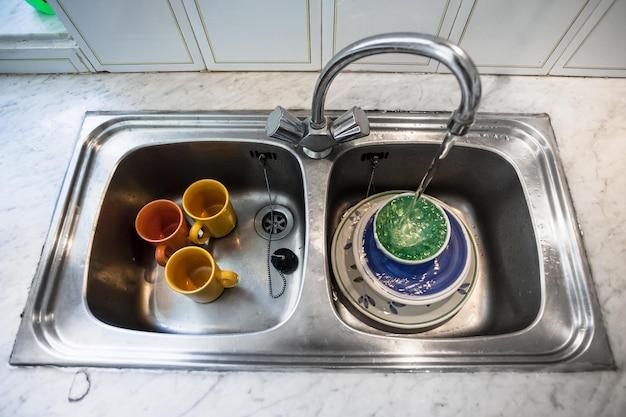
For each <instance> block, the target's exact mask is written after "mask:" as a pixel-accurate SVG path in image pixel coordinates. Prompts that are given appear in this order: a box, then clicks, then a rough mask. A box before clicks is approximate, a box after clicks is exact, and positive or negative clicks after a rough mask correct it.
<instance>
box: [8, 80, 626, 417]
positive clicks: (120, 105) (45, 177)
mask: <svg viewBox="0 0 626 417" xmlns="http://www.w3.org/2000/svg"><path fill="white" fill-rule="evenodd" d="M316 76H317V75H316V74H315V73H172V74H91V75H55V76H47V75H39V76H0V175H1V177H0V190H1V195H2V198H0V220H1V221H0V253H1V254H2V256H0V271H1V272H0V277H1V278H0V282H1V283H2V289H0V362H2V365H0V416H41V415H45V416H48V417H52V416H67V415H74V414H76V415H90V416H100V415H116V416H126V415H133V416H140V415H141V416H143V415H146V416H148V415H149V416H157V415H164V416H192V415H211V414H217V413H218V412H219V413H220V414H223V415H228V416H252V415H254V416H298V415H302V416H310V415H316V416H317V415H347V416H350V415H359V416H361V415H367V416H385V417H386V416H394V417H401V416H411V415H421V416H430V415H433V416H452V415H480V416H495V415H504V416H528V415H553V416H576V417H578V416H618V415H624V414H623V413H624V410H626V376H625V375H626V373H624V371H623V367H624V365H625V362H626V361H625V360H626V320H624V317H625V316H626V263H625V262H624V260H625V259H626V229H625V227H624V224H626V176H625V175H623V170H624V168H623V167H624V163H625V162H626V80H623V79H584V78H560V77H552V78H548V77H514V76H497V77H496V76H485V77H483V89H484V93H483V94H484V95H483V97H484V98H483V102H482V105H481V111H491V112H515V113H542V112H545V113H548V114H549V115H550V117H551V119H552V124H553V127H554V131H555V133H556V137H557V140H558V143H559V148H560V153H561V158H562V160H563V164H564V167H565V171H566V175H567V179H568V181H569V185H570V188H571V192H572V196H573V200H574V206H575V208H576V210H577V213H578V219H579V222H580V224H581V228H582V231H583V233H584V242H585V245H586V248H587V252H588V256H589V260H590V262H591V269H592V272H593V276H594V279H595V283H596V288H597V291H598V296H599V299H600V304H601V306H602V311H603V316H604V317H603V318H604V321H605V323H606V326H607V330H608V333H609V338H610V342H611V346H612V349H613V351H614V355H615V360H616V363H617V366H618V370H617V371H611V372H588V373H512V372H498V373H480V372H479V373H442V374H439V373H436V374H432V373H417V374H387V373H368V372H340V371H335V372H332V371H325V372H321V371H320V372H318V371H310V372H288V373H281V372H257V373H251V372H226V373H216V372H185V371H147V370H131V369H126V370H118V369H93V368H88V369H83V370H77V369H76V368H55V367H26V368H17V367H11V366H10V365H9V364H8V360H9V355H10V353H11V349H12V346H13V341H14V339H15V335H16V333H17V329H18V325H19V321H20V314H21V312H22V309H23V308H24V305H25V303H26V298H27V296H28V290H29V287H30V283H31V280H32V277H33V275H34V273H35V268H36V266H37V263H38V261H39V256H40V252H41V248H42V245H43V241H44V238H45V236H46V233H47V230H48V224H49V221H50V218H51V216H52V212H53V209H54V205H55V202H56V199H57V194H58V192H59V189H60V186H61V182H62V180H63V175H64V173H65V169H66V167H67V164H68V162H69V159H70V156H71V152H72V150H73V146H74V142H75V140H76V136H77V133H78V129H79V127H80V124H81V118H82V116H83V114H84V112H85V111H87V110H241V109H271V108H273V107H274V106H275V105H277V104H281V105H283V106H284V107H286V108H308V107H309V106H310V97H311V92H312V88H313V85H314V83H315V79H316ZM458 94H459V93H458V92H457V87H456V82H455V80H454V79H453V78H452V77H451V76H449V75H418V74H364V73H351V74H343V75H341V76H340V77H339V78H338V79H337V81H336V82H335V83H334V85H333V87H332V88H331V90H330V93H329V101H328V106H327V107H328V108H330V109H345V108H348V107H349V106H352V105H357V104H358V105H361V106H363V107H364V108H366V109H388V110H451V109H453V108H455V107H456V103H457V101H458V98H459V95H458Z"/></svg>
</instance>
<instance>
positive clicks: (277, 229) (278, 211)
mask: <svg viewBox="0 0 626 417" xmlns="http://www.w3.org/2000/svg"><path fill="white" fill-rule="evenodd" d="M272 210H273V211H272ZM254 228H255V229H256V232H257V233H258V235H259V236H261V237H262V238H263V239H267V240H269V238H270V235H271V236H272V240H278V239H282V238H284V237H285V236H287V235H288V234H289V232H291V229H293V215H292V214H291V211H290V210H289V209H288V208H287V207H285V206H280V205H278V204H274V205H269V206H265V207H263V208H262V209H261V210H259V211H258V213H257V214H256V216H255V217H254Z"/></svg>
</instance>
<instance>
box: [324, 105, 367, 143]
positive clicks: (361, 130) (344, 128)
mask: <svg viewBox="0 0 626 417" xmlns="http://www.w3.org/2000/svg"><path fill="white" fill-rule="evenodd" d="M330 133H331V135H332V136H333V138H334V139H335V140H336V141H337V142H345V141H348V140H352V139H358V138H362V137H363V136H367V135H369V134H370V124H369V121H368V120H367V116H366V115H365V112H364V111H363V109H362V108H360V107H352V108H351V109H350V110H348V111H347V112H345V113H344V114H342V115H341V116H339V117H337V118H336V119H335V121H333V123H332V125H331V126H330Z"/></svg>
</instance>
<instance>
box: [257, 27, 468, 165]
mask: <svg viewBox="0 0 626 417" xmlns="http://www.w3.org/2000/svg"><path fill="white" fill-rule="evenodd" d="M386 53H405V54H413V55H421V56H426V57H429V58H432V59H435V60H437V61H439V62H441V63H442V64H444V65H445V66H446V67H448V69H449V70H450V71H452V73H453V74H454V75H455V76H456V79H457V81H458V82H459V86H460V87H461V103H460V104H459V107H458V108H457V109H456V110H455V111H454V112H453V113H452V116H451V117H450V121H449V122H448V129H449V131H450V132H451V133H452V134H454V135H457V136H462V135H464V134H465V133H466V132H467V130H468V128H469V127H470V126H471V124H472V123H473V122H474V114H475V113H476V109H477V108H478V103H479V102H480V77H479V75H478V70H476V67H475V66H474V63H473V62H472V60H471V59H470V57H469V56H468V55H467V53H466V52H465V51H464V50H463V49H461V48H460V47H459V46H457V45H455V44H453V43H451V42H448V41H447V40H445V39H441V38H437V37H435V36H430V35H423V34H420V33H387V34H383V35H375V36H370V37H368V38H365V39H361V40H360V41H356V42H354V43H352V44H350V45H348V46H346V47H345V48H344V49H342V50H341V51H339V53H338V54H337V55H335V56H334V57H333V59H331V60H330V61H329V62H328V64H326V66H325V67H324V69H323V70H322V72H321V74H320V76H319V78H318V79H317V83H316V85H315V90H314V92H313V104H312V109H311V117H310V118H307V119H305V120H300V119H299V118H297V117H296V116H294V115H293V114H291V113H289V112H288V111H287V110H285V109H284V108H283V107H281V106H278V107H276V108H275V109H274V111H272V113H271V114H270V115H269V117H268V119H267V125H266V127H265V131H266V133H267V135H268V136H270V137H272V138H275V139H280V140H284V141H287V142H291V143H293V144H296V145H297V146H300V147H302V150H303V151H304V153H305V154H307V155H308V156H310V157H311V158H315V159H321V158H325V157H326V156H328V155H329V154H330V152H331V151H332V148H333V146H334V145H335V144H337V143H339V142H345V141H349V140H353V139H358V138H360V137H363V136H367V135H369V122H368V120H367V116H366V115H365V112H364V111H363V109H361V108H360V107H353V108H352V109H350V110H348V111H346V112H345V113H343V114H342V115H341V116H339V117H337V118H336V119H335V120H333V121H328V120H327V119H326V117H325V116H324V102H325V100H326V93H327V91H328V88H329V87H330V84H331V83H332V81H333V79H334V78H335V76H337V74H339V73H340V72H341V71H342V70H343V69H344V68H345V67H346V66H348V65H349V64H351V63H353V62H354V61H357V60H359V59H361V58H364V57H367V56H370V55H378V54H386Z"/></svg>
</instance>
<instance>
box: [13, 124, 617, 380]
mask: <svg viewBox="0 0 626 417" xmlns="http://www.w3.org/2000/svg"><path fill="white" fill-rule="evenodd" d="M266 115H267V113H265V112H211V113H207V112H194V113H184V112H165V113H164V112H159V113H157V112H143V113H117V112H99V113H88V114H87V115H86V117H85V120H84V122H83V126H82V129H81V132H80V136H79V141H78V143H77V146H76V149H75V152H74V155H73V157H72V160H71V162H70V168H69V170H68V174H67V176H66V179H65V181H64V185H63V188H62V190H61V194H60V197H59V203H58V204H57V208H56V211H55V214H54V217H53V222H52V225H51V228H50V232H49V235H48V238H47V240H46V243H45V246H44V250H43V252H42V258H41V261H40V264H39V267H38V269H37V273H36V276H35V278H34V281H33V285H32V289H31V293H30V295H29V298H28V302H27V305H26V308H25V311H24V316H23V319H22V323H21V325H20V329H19V332H18V335H17V339H16V342H15V346H14V350H13V353H12V355H11V359H10V361H11V363H12V364H15V365H33V364H54V365H72V366H115V367H148V368H154V367H160V368H162V367H177V368H185V369H192V368H193V369H196V368H203V369H276V368H281V369H298V368H307V367H321V368H367V369H375V370H400V371H411V370H421V369H433V370H475V369H481V370H486V369H514V370H538V369H540V370H559V371H563V370H567V371H574V370H592V369H609V368H612V367H614V362H613V357H612V354H611V351H610V347H609V344H608V340H607V336H606V331H605V329H604V326H603V324H602V319H601V315H600V308H599V306H598V302H597V298H596V295H595V292H594V288H593V283H592V279H591V275H590V272H589V267H588V264H587V259H586V255H585V252H584V249H583V246H582V242H581V238H580V233H579V231H578V228H577V223H576V219H575V216H574V211H573V208H572V204H571V200H570V196H569V192H568V190H567V186H566V183H565V178H564V176H563V172H562V168H561V166H560V163H559V160H558V156H557V153H556V143H555V140H554V135H553V132H552V128H551V126H550V121H549V118H548V117H547V116H546V115H511V114H481V115H480V116H479V117H478V118H477V120H476V123H475V125H474V128H473V130H472V131H471V132H470V133H469V134H468V135H467V136H465V137H463V138H460V140H459V141H458V142H457V146H455V148H454V149H453V150H452V152H451V153H450V155H449V157H448V158H447V159H446V160H445V162H444V164H443V166H442V167H441V170H440V172H439V174H438V175H437V177H436V178H435V180H434V182H433V183H432V187H431V188H429V193H430V194H433V195H435V196H436V197H438V198H440V199H442V200H444V201H445V202H447V203H449V205H450V206H452V207H453V209H454V211H455V212H456V214H457V215H459V216H460V217H461V218H462V219H463V220H464V221H465V222H466V223H467V224H468V226H469V228H470V229H471V232H472V234H473V235H474V237H475V239H476V241H477V246H478V271H479V272H478V278H477V281H476V282H477V283H476V288H475V291H474V292H473V293H472V295H471V297H470V299H469V300H468V302H467V304H466V305H465V306H464V307H463V309H462V310H461V311H460V312H459V313H458V314H457V315H456V316H455V317H453V318H452V319H451V320H449V321H448V322H447V323H445V324H444V325H442V326H440V327H438V328H435V329H432V330H429V331H427V332H424V333H403V334H400V333H397V332H396V331H394V329H388V328H384V327H380V326H374V325H372V323H368V322H367V321H366V320H363V318H362V317H359V316H357V315H354V314H353V313H352V312H351V310H350V309H349V308H346V306H345V305H344V300H343V297H342V295H341V293H340V291H339V290H338V289H337V287H336V285H335V278H334V277H333V274H332V268H331V267H330V259H329V256H328V253H329V249H330V242H331V239H332V235H333V233H334V230H335V228H336V226H337V224H338V222H339V220H340V219H341V216H342V214H343V213H344V212H345V211H346V209H348V208H349V207H350V206H351V205H352V204H354V203H356V202H357V201H359V200H361V199H363V198H364V197H365V194H366V190H367V185H368V180H369V174H370V163H369V159H371V157H372V156H373V155H378V156H379V157H380V158H381V159H380V163H379V165H378V168H377V169H376V174H375V178H374V186H375V190H376V192H382V191H386V190H395V189H411V188H413V187H415V185H416V182H417V181H418V178H419V176H420V175H421V174H422V173H423V172H424V169H425V168H426V165H427V164H428V162H429V160H430V158H431V157H432V155H433V153H434V151H435V149H436V146H437V144H438V143H439V141H440V140H441V137H442V134H443V130H444V128H445V124H446V121H447V119H448V117H449V113H385V112H371V113H370V114H368V117H369V119H370V126H371V131H370V135H369V136H367V137H364V138H361V139H358V140H355V141H351V142H346V143H342V144H339V145H338V146H337V147H336V148H335V149H334V151H333V153H331V155H330V156H329V157H328V158H327V159H324V160H311V159H308V158H307V157H306V156H304V154H303V153H302V152H301V150H300V149H294V148H292V147H291V146H290V145H288V144H287V143H282V142H278V141H275V140H272V139H268V138H267V137H266V136H265V134H264V125H265V119H266ZM300 115H301V116H304V115H305V114H304V113H300ZM331 116H332V117H336V114H334V115H333V114H331ZM260 154H265V155H266V156H267V169H268V173H269V178H270V182H271V186H272V193H273V195H274V196H275V200H276V203H277V204H280V205H281V206H284V207H286V210H288V211H289V212H290V213H291V215H292V217H293V219H292V223H293V229H292V230H291V231H290V232H289V233H288V234H287V235H286V236H285V237H283V238H282V239H280V240H276V241H274V242H272V250H275V249H278V248H283V247H285V248H289V249H291V250H293V251H294V252H295V253H296V255H297V256H298V258H299V265H298V269H297V270H296V271H295V272H294V273H292V274H287V275H286V278H287V281H288V286H287V291H286V292H285V294H284V295H283V296H282V297H280V298H278V299H272V298H271V297H270V296H269V294H268V283H267V269H266V268H267V266H266V262H267V258H266V257H267V240H266V239H265V238H264V237H262V236H261V235H260V234H259V233H257V231H256V229H255V223H254V222H255V217H258V213H259V212H260V211H261V213H262V210H263V208H264V207H266V206H267V204H268V197H267V192H266V189H265V181H264V177H263V170H262V166H261V164H260V162H259V161H258V155H260ZM164 167H167V168H166V169H164ZM199 178H216V179H218V180H220V181H222V182H223V183H224V184H226V186H227V187H228V188H229V189H230V191H231V193H232V201H233V205H234V207H235V210H236V211H237V214H238V218H239V223H238V225H237V228H236V230H235V231H234V232H233V233H232V234H231V235H229V236H227V237H225V238H223V239H215V240H213V241H212V243H211V245H212V246H211V251H212V252H213V254H214V255H215V258H216V259H217V261H218V263H219V264H220V265H221V266H222V267H224V268H228V269H232V270H235V271H236V272H238V273H239V275H240V277H241V285H240V286H239V287H238V288H235V289H231V290H227V292H225V294H224V295H223V296H222V297H221V298H220V299H219V300H217V301H216V302H214V303H212V304H206V305H200V304H195V303H193V302H191V301H190V300H187V299H186V298H184V297H182V296H180V295H178V294H176V293H173V292H172V291H170V290H169V289H168V288H167V286H166V285H165V284H164V279H163V269H162V268H160V267H158V266H156V263H155V261H154V259H153V249H152V248H150V247H149V246H148V245H146V244H145V243H143V242H142V241H140V240H139V238H138V237H136V236H135V234H134V229H133V220H134V216H135V215H136V213H137V211H138V210H139V208H140V207H141V206H142V205H143V204H145V203H146V202H148V201H150V200H152V199H155V198H170V199H174V200H177V199H179V198H180V197H181V195H182V192H183V191H184V189H185V187H186V186H187V185H189V184H190V183H192V182H193V181H195V180H196V179H199ZM274 278H275V279H276V282H278V283H279V282H280V278H279V277H274Z"/></svg>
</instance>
